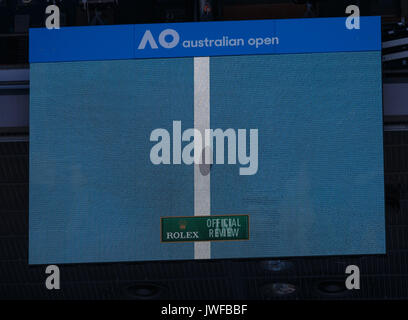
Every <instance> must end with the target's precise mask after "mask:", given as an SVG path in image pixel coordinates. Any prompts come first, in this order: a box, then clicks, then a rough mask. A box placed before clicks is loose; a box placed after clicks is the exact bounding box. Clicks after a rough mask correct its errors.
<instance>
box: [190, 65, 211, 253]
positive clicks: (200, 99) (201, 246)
mask: <svg viewBox="0 0 408 320" xmlns="http://www.w3.org/2000/svg"><path fill="white" fill-rule="evenodd" d="M194 128H195V129H197V130H199V131H200V132H201V136H202V137H203V138H204V136H205V135H204V130H205V129H210V58H209V57H196V58H194ZM202 145H203V146H204V140H203V143H202ZM210 210H211V197H210V173H208V174H207V175H203V174H202V173H201V172H200V165H199V164H194V215H195V216H209V215H210ZM210 258H211V242H209V241H205V242H194V259H210Z"/></svg>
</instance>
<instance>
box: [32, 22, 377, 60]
mask: <svg viewBox="0 0 408 320" xmlns="http://www.w3.org/2000/svg"><path fill="white" fill-rule="evenodd" d="M29 41H30V63H36V62H63V61H93V60H121V59H141V58H170V57H199V56H227V55H252V54H285V53H286V54H287V53H319V52H320V53H321V52H357V51H379V50H381V18H380V17H361V18H360V29H352V30H349V29H347V27H346V18H345V17H344V18H317V19H286V20H254V21H223V22H188V23H165V24H138V25H116V26H89V27H65V28H61V29H58V30H48V29H45V28H40V29H30V39H29Z"/></svg>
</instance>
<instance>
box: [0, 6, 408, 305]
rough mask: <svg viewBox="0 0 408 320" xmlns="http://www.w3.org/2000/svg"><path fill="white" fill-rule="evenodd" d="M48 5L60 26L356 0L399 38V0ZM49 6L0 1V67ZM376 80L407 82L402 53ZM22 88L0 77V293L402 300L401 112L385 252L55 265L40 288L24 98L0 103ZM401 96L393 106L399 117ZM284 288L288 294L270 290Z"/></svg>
mask: <svg viewBox="0 0 408 320" xmlns="http://www.w3.org/2000/svg"><path fill="white" fill-rule="evenodd" d="M55 2H56V4H57V5H58V6H59V7H60V9H61V25H63V26H64V25H66V26H75V25H91V24H102V23H104V24H133V23H157V22H182V21H202V20H241V19H275V18H302V17H333V16H345V8H346V6H347V5H349V4H357V5H359V6H360V10H361V15H381V16H382V21H383V23H382V28H383V41H387V40H392V39H400V38H404V37H408V34H407V29H406V25H405V24H404V21H406V19H407V18H408V1H405V0H394V1H390V0H387V1H380V0H378V1H363V0H361V1H329V0H321V1H300V0H299V1H271V0H270V1H266V0H264V1H260V0H252V1H250V0H241V1H238V0H235V1H233V0H223V1H221V0H220V1H209V4H210V5H212V10H211V13H210V14H209V15H204V14H203V12H202V11H201V8H202V6H201V5H200V1H199V0H155V1H140V0H139V1H124V0H119V1H102V2H103V3H98V1H88V4H87V6H84V5H83V4H82V2H81V1H75V0H62V1H55ZM51 3H52V1H45V0H41V1H40V0H31V1H29V0H26V1H23V0H0V72H2V71H3V72H4V71H8V70H12V71H13V72H14V70H27V69H28V68H29V65H28V35H27V30H28V28H29V27H43V26H44V21H45V8H46V6H47V5H48V4H51ZM95 17H96V18H95ZM401 22H402V23H401ZM406 50H407V48H406V46H404V45H403V46H398V47H395V48H389V49H387V50H384V55H385V54H389V53H391V54H392V53H395V52H405V51H406ZM345 63H346V62H345ZM383 78H384V84H387V83H402V84H404V83H408V68H407V61H406V59H405V58H401V59H393V60H392V61H388V62H385V63H384V65H383ZM28 94H29V79H28V77H24V76H23V77H22V78H18V79H16V78H13V79H7V78H0V121H3V122H2V123H3V124H2V125H1V126H0V299H245V300H250V299H261V300H262V299H266V300H269V299H276V300H280V299H407V298H408V157H407V156H408V121H407V117H406V115H404V114H401V115H398V114H397V115H395V114H393V115H392V116H386V117H385V124H384V158H385V163H384V165H385V193H386V226H387V227H386V232H387V254H386V255H378V256H337V257H315V258H307V257H305V258H286V259H285V258H284V259H280V260H279V259H273V260H271V259H251V260H212V261H178V262H145V263H110V264H75V265H60V266H59V267H60V270H61V290H52V291H49V290H47V289H46V287H45V279H46V277H47V275H46V274H45V266H28V259H27V258H28V206H29V204H28V170H29V158H28V151H29V134H28V126H27V125H28V100H27V101H26V102H25V105H22V104H19V102H16V101H17V100H13V99H14V98H10V99H8V100H6V99H3V100H2V99H1V98H2V96H3V98H4V97H6V96H7V97H20V98H21V97H25V98H24V99H28ZM402 97H403V95H402V96H401V98H398V99H399V100H398V99H397V100H396V101H394V103H400V104H401V105H402V106H403V107H405V108H406V110H407V114H408V103H407V100H404V99H403V98H402ZM16 99H17V98H16ZM10 101H11V102H10ZM13 101H14V102H13ZM12 102H13V103H15V108H20V109H19V112H18V117H19V121H17V122H16V121H12V120H9V117H10V112H9V110H10V105H6V103H7V104H10V103H12ZM384 108H387V105H385V106H384ZM8 123H10V125H8ZM16 123H17V124H16ZM119 165H120V164H119ZM368 214H369V213H368ZM350 264H355V265H357V266H359V267H360V271H361V289H360V290H351V291H350V290H346V289H345V287H344V281H345V278H346V275H345V269H346V267H347V266H348V265H350ZM287 285H289V286H291V287H292V288H294V289H295V291H294V292H292V293H289V294H284V292H283V291H282V290H279V288H281V287H282V286H283V287H285V286H287Z"/></svg>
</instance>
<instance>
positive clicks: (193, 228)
mask: <svg viewBox="0 0 408 320" xmlns="http://www.w3.org/2000/svg"><path fill="white" fill-rule="evenodd" d="M217 240H218V241H220V240H222V241H225V240H249V216H248V215H228V216H227V215H225V216H224V215H222V216H194V217H166V218H161V241H162V242H184V241H217Z"/></svg>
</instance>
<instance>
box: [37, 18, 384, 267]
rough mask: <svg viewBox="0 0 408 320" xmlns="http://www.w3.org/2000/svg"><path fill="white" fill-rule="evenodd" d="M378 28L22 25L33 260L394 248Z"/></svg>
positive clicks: (334, 23)
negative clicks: (388, 218)
mask: <svg viewBox="0 0 408 320" xmlns="http://www.w3.org/2000/svg"><path fill="white" fill-rule="evenodd" d="M380 33H381V25H380V18H379V17H364V18H362V19H361V28H360V29H353V30H349V29H348V28H347V26H346V25H345V19H343V18H329V19H294V20H262V21H234V22H205V23H204V22H202V23H179V24H177V23H176V24H152V25H123V26H97V27H70V28H61V29H59V30H47V29H32V30H30V189H29V190H30V191H29V193H30V203H29V206H30V212H29V262H30V264H51V263H86V262H120V261H151V260H189V259H224V258H262V257H294V256H321V255H355V254H383V253H385V221H384V169H383V137H382V130H383V122H382V92H381V91H382V84H381V83H382V79H381V36H380Z"/></svg>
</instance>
